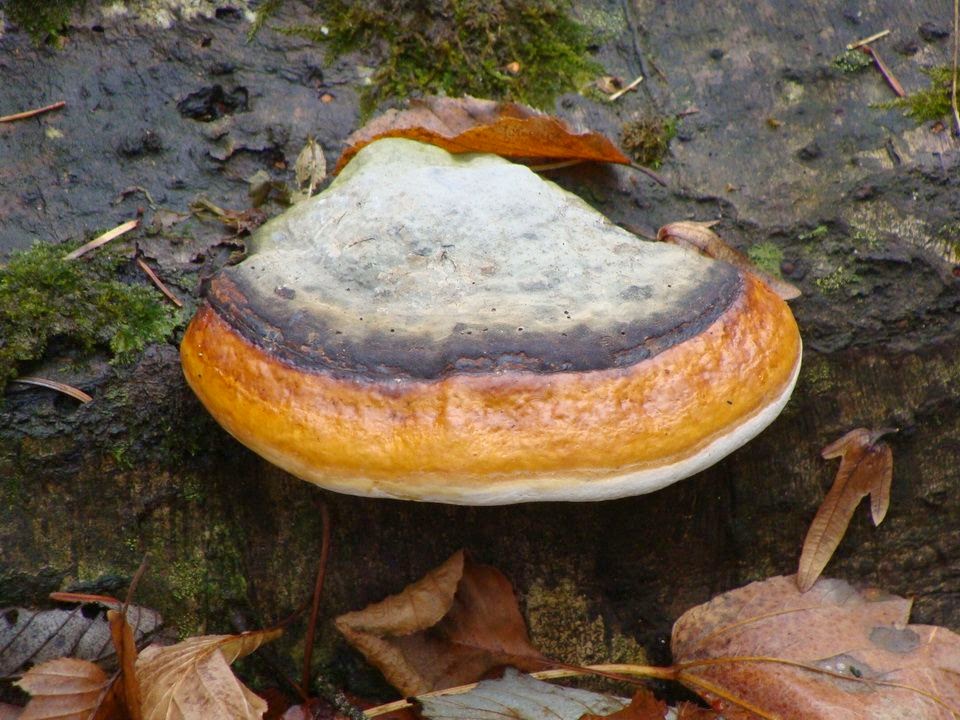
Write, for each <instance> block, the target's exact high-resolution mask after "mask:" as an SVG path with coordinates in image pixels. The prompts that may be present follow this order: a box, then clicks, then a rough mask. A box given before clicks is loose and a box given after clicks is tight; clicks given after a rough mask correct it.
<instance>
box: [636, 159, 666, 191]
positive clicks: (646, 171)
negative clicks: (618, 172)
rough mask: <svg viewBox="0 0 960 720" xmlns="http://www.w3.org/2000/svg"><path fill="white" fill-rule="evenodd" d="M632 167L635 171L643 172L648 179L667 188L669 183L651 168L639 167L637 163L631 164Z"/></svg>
mask: <svg viewBox="0 0 960 720" xmlns="http://www.w3.org/2000/svg"><path fill="white" fill-rule="evenodd" d="M630 167H632V168H633V169H634V170H639V171H640V172H642V173H643V174H644V175H646V176H647V177H648V178H650V179H651V180H653V181H654V182H655V183H657V184H658V185H662V186H663V187H666V186H667V181H666V180H664V179H663V178H662V177H660V176H659V175H658V174H657V173H655V172H654V171H653V170H651V169H650V168H648V167H644V166H643V165H638V164H637V163H630Z"/></svg>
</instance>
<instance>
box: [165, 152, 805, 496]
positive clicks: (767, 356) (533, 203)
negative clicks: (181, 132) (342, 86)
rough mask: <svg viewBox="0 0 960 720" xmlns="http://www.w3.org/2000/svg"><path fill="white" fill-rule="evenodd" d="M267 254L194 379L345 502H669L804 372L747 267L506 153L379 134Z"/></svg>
mask: <svg viewBox="0 0 960 720" xmlns="http://www.w3.org/2000/svg"><path fill="white" fill-rule="evenodd" d="M253 244H254V252H253V253H252V254H251V255H250V257H248V258H247V259H246V260H244V261H243V262H242V263H240V264H239V265H237V266H234V267H230V268H227V269H225V270H224V271H222V272H221V273H220V274H219V275H218V276H216V277H215V278H214V279H213V281H212V282H211V285H210V287H209V290H208V292H207V296H206V299H205V302H204V303H203V305H202V306H201V308H200V309H199V311H198V312H197V315H196V316H195V317H194V319H193V321H192V322H191V323H190V326H189V328H188V329H187V332H186V335H185V337H184V339H183V344H182V346H181V356H182V360H183V368H184V373H185V375H186V378H187V381H188V382H189V384H190V386H191V387H192V388H193V390H194V392H196V394H197V395H198V396H199V398H200V400H201V401H202V402H203V404H204V405H205V406H206V407H207V409H208V410H209V411H210V413H211V414H212V415H213V416H214V417H215V418H216V419H217V420H218V421H219V422H220V424H221V425H223V427H225V428H226V429H227V430H228V431H229V432H230V433H231V434H232V435H234V436H235V437H236V438H237V439H238V440H239V441H240V442H242V443H244V444H245V445H247V446H248V447H250V448H251V449H253V450H254V451H255V452H257V453H259V454H260V455H262V456H263V457H264V458H266V459H267V460H269V461H271V462H273V463H275V464H276V465H278V466H280V467H281V468H283V469H285V470H287V471H288V472H290V473H292V474H294V475H296V476H298V477H300V478H302V479H304V480H308V481H310V482H314V483H316V484H318V485H320V486H322V487H325V488H328V489H331V490H336V491H339V492H345V493H351V494H355V495H365V496H370V497H392V498H404V499H411V500H425V501H436V502H446V503H455V504H470V505H496V504H508V503H516V502H530V501H538V500H602V499H607V498H616V497H624V496H628V495H636V494H640V493H646V492H651V491H653V490H657V489H659V488H661V487H664V486H666V485H669V484H670V483H672V482H675V481H677V480H680V479H681V478H684V477H687V476H689V475H692V474H694V473H696V472H698V471H700V470H703V469H704V468H706V467H708V466H710V465H712V464H713V463H715V462H716V461H718V460H719V459H720V458H722V457H724V456H725V455H727V454H728V453H729V452H731V451H732V450H734V449H736V448H737V447H739V446H741V445H742V444H744V443H745V442H747V441H748V440H750V439H751V438H752V437H754V436H755V435H756V434H757V433H759V432H760V431H761V430H762V429H763V428H764V427H766V426H767V425H768V424H769V423H770V422H772V421H773V419H774V418H775V417H776V416H777V415H778V414H779V412H780V410H781V409H782V408H783V406H784V405H785V403H786V402H787V400H788V398H789V396H790V393H791V391H792V389H793V386H794V383H795V382H796V378H797V374H798V372H799V368H800V354H801V343H800V336H799V333H798V331H797V326H796V323H795V321H794V319H793V316H792V314H791V312H790V310H789V308H788V307H787V306H786V304H785V303H784V302H783V301H782V300H781V299H780V298H778V297H777V296H776V295H774V294H773V293H772V292H771V291H770V290H768V289H767V287H766V286H765V285H764V284H763V283H762V282H760V281H759V280H757V279H756V278H755V277H754V276H753V275H751V274H749V273H743V272H741V271H739V270H737V269H736V268H734V267H732V266H730V265H727V264H725V263H721V262H716V261H713V260H710V259H708V258H705V257H702V256H700V255H697V254H695V253H693V252H691V251H688V250H685V249H682V248H679V247H676V246H673V245H667V244H663V243H650V242H645V241H642V240H640V239H638V238H637V237H635V236H634V235H632V234H630V233H628V232H626V231H625V230H622V229H621V228H619V227H617V226H615V225H613V224H611V223H610V222H609V221H608V220H606V219H605V218H604V217H603V216H602V215H600V214H599V213H597V212H596V211H595V210H593V209H592V208H590V207H589V206H588V205H587V204H586V203H585V202H583V201H582V200H581V199H580V198H578V197H576V196H575V195H572V194H570V193H568V192H566V191H564V190H562V189H561V188H559V187H558V186H556V185H554V184H553V183H551V182H549V181H546V180H543V179H541V178H540V177H539V176H537V175H536V174H535V173H533V172H531V171H530V170H529V169H528V168H526V167H523V166H521V165H517V164H514V163H511V162H508V161H506V160H504V159H502V158H500V157H497V156H493V155H485V154H470V155H451V154H449V153H447V152H446V151H444V150H441V149H439V148H436V147H433V146H429V145H424V144H421V143H417V142H414V141H410V140H402V139H384V140H379V141H377V142H374V143H372V144H370V145H368V146H366V147H365V148H363V149H362V150H361V151H360V152H359V153H358V154H357V156H356V157H355V158H354V159H353V160H352V161H351V162H350V163H349V165H347V166H346V168H345V169H344V171H343V172H342V173H341V174H340V175H339V176H338V178H337V179H336V180H335V181H334V182H333V183H332V184H331V185H330V187H329V188H328V189H327V190H326V191H324V192H323V193H321V194H320V195H318V196H317V197H315V198H312V199H310V200H308V201H305V202H302V203H300V204H298V205H296V206H294V207H293V208H291V209H290V210H288V211H286V212H285V213H283V214H281V215H280V216H278V217H276V218H274V219H273V220H271V221H270V222H268V223H267V224H265V225H264V226H263V227H261V228H260V230H259V231H258V232H257V234H256V237H255V238H254V243H253Z"/></svg>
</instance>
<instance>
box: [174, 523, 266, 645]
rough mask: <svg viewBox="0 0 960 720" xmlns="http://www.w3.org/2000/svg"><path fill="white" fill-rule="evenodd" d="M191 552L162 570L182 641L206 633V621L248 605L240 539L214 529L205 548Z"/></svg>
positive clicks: (223, 529)
mask: <svg viewBox="0 0 960 720" xmlns="http://www.w3.org/2000/svg"><path fill="white" fill-rule="evenodd" d="M189 552H190V553H191V554H190V555H189V556H186V557H183V556H181V557H180V558H178V559H176V560H174V561H173V562H172V563H171V564H170V565H167V566H165V567H163V568H162V573H163V585H164V586H165V587H166V588H167V589H169V592H170V594H171V596H172V597H173V598H174V600H176V601H177V607H178V611H179V612H178V615H177V618H176V626H177V632H178V634H179V635H180V636H181V637H186V636H189V635H197V634H202V633H204V632H206V631H207V628H206V619H208V618H211V617H213V616H216V615H225V614H226V613H227V612H228V611H229V609H230V608H231V607H235V606H236V605H237V603H241V604H245V602H246V600H245V598H246V593H247V581H246V578H245V577H244V575H243V565H242V558H241V554H240V551H239V550H238V547H237V538H236V536H235V534H234V533H232V532H231V530H230V529H229V528H227V527H225V526H219V525H214V526H212V527H211V528H209V529H208V530H207V531H206V532H205V533H204V536H203V547H193V548H192V549H191V550H190V551H189ZM159 568H160V566H159V565H158V570H159Z"/></svg>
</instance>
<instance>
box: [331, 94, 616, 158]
mask: <svg viewBox="0 0 960 720" xmlns="http://www.w3.org/2000/svg"><path fill="white" fill-rule="evenodd" d="M385 137H402V138H408V139H410V140H419V141H420V142H425V143H430V144H432V145H437V146H438V147H442V148H443V149H444V150H447V151H449V152H452V153H465V152H487V153H494V154H496V155H502V156H503V157H507V158H511V159H518V160H524V161H529V162H532V163H533V164H541V163H544V162H556V161H559V160H588V161H596V162H612V163H621V164H624V165H629V164H630V159H629V158H628V157H627V156H626V155H624V154H623V153H622V152H620V150H618V149H617V147H616V146H615V145H614V144H613V143H612V142H610V140H608V139H607V138H606V137H604V136H603V135H601V134H599V133H595V132H574V131H573V130H571V129H570V128H569V127H568V126H567V125H566V124H565V123H563V122H562V121H560V120H558V119H557V118H555V117H551V116H549V115H545V114H543V113H540V112H537V111H536V110H532V109H530V108H528V107H525V106H523V105H517V104H516V103H509V102H494V101H492V100H479V99H477V98H472V97H464V98H443V97H429V98H424V99H422V100H411V101H410V105H409V107H408V109H406V110H388V111H387V112H385V113H384V114H383V115H381V116H380V117H377V118H374V119H373V120H372V121H370V122H369V123H367V124H366V125H364V126H363V127H362V128H360V129H359V130H357V131H356V132H355V133H353V135H351V136H350V137H349V138H347V149H346V150H344V151H343V155H341V156H340V160H339V161H338V162H337V167H336V168H335V169H334V171H333V173H334V174H335V175H336V174H337V173H339V172H340V171H341V170H342V169H343V167H344V166H345V165H346V164H347V163H348V162H350V158H352V157H353V156H354V155H356V154H357V152H358V151H359V150H360V148H362V147H363V146H364V145H368V144H369V143H372V142H373V141H374V140H379V139H380V138H385Z"/></svg>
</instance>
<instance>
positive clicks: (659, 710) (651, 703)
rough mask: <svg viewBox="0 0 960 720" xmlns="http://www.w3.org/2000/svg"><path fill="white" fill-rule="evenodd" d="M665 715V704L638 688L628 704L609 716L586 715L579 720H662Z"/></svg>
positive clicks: (644, 689)
mask: <svg viewBox="0 0 960 720" xmlns="http://www.w3.org/2000/svg"><path fill="white" fill-rule="evenodd" d="M666 714H667V704H666V703H665V702H663V700H657V698H656V696H655V695H654V694H653V693H652V692H650V691H649V690H647V689H646V688H640V689H639V690H637V691H636V692H635V693H634V694H633V698H632V699H631V700H630V704H629V705H627V706H626V707H625V708H622V709H620V710H617V711H616V712H614V713H611V714H610V715H594V714H592V713H587V714H585V715H583V716H581V717H580V720H603V719H604V718H606V720H663V718H664V716H665V715H666Z"/></svg>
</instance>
